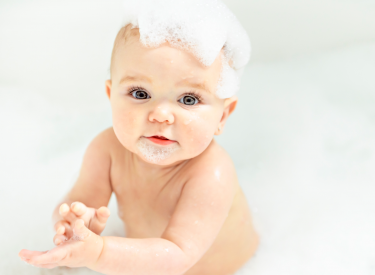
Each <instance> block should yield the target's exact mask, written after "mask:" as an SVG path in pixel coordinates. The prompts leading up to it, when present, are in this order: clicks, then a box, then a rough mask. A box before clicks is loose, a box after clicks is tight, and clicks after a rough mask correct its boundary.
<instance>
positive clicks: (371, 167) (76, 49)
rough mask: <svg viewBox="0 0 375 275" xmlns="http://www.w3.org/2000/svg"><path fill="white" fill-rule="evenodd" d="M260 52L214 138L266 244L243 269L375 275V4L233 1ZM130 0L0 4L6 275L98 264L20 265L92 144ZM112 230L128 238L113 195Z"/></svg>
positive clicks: (44, 239) (105, 107)
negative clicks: (126, 2)
mask: <svg viewBox="0 0 375 275" xmlns="http://www.w3.org/2000/svg"><path fill="white" fill-rule="evenodd" d="M225 2H226V3H227V4H228V6H229V7H230V8H231V9H232V10H233V12H234V13H235V14H236V15H237V16H238V18H239V20H240V21H241V23H242V24H243V25H244V27H245V28H246V29H247V31H248V33H249V35H250V37H251V40H252V46H253V55H252V59H251V62H250V63H249V65H248V67H247V69H246V71H245V74H244V76H243V79H242V86H241V91H240V92H239V98H240V101H239V104H238V108H237V110H236V112H235V113H234V114H233V116H232V117H231V118H230V119H229V121H228V124H227V126H226V128H225V129H224V134H223V135H222V136H221V137H220V138H219V139H218V140H219V142H220V143H221V144H223V146H224V147H225V148H226V149H227V150H228V152H229V153H230V154H231V156H232V158H233V161H234V162H235V164H236V167H237V171H238V175H239V180H240V183H241V185H242V187H243V189H244V191H245V193H246V195H247V197H248V201H249V205H250V207H251V209H252V211H253V215H254V222H255V226H256V228H257V230H258V232H259V233H260V235H261V245H260V248H259V250H258V252H257V255H256V257H254V258H253V259H252V260H251V261H250V262H249V263H248V265H247V266H246V267H244V269H243V270H242V271H241V273H240V274H251V275H253V274H254V275H258V274H259V275H265V274H267V275H268V274H272V275H273V274H282V275H283V274H285V275H294V274H295V275H297V274H298V275H301V274H317V275H325V274H327V275H332V274H340V275H341V274H348V275H349V274H350V275H352V274H358V275H369V274H375V217H374V216H375V215H374V214H375V202H374V194H375V187H374V182H375V172H374V171H375V155H374V153H375V111H374V110H375V108H374V104H375V81H374V79H375V77H374V76H375V1H373V0H371V1H370V0H367V1H366V0H356V1H354V0H352V1H349V0H341V1H339V0H325V1H323V0H314V1H312V0H300V1H296V0H295V1H293V0H287V1H276V0H264V1H259V0H258V1H255V0H252V1H245V0H230V1H229V0H227V1H225ZM121 9H122V5H121V1H98V0H91V1H82V0H76V1H72V0H70V1H69V0H68V1H56V0H53V1H52V0H50V1H39V0H35V1H21V0H12V1H10V0H1V2H0V181H1V183H0V209H1V214H2V215H1V216H2V222H1V227H0V233H1V234H0V244H1V246H0V274H61V273H62V274H92V272H90V271H88V270H86V269H80V270H68V269H59V270H58V269H55V270H51V271H50V270H42V269H37V268H34V267H30V266H27V265H25V264H23V263H22V262H21V261H20V260H19V259H18V257H17V253H18V251H19V250H20V249H22V248H28V249H35V250H37V249H39V250H47V249H50V248H51V247H52V246H53V244H52V237H53V232H52V229H51V222H50V215H51V212H52V209H53V207H54V206H55V204H56V203H57V201H58V200H59V199H60V198H61V197H62V196H63V195H64V194H65V192H66V191H67V190H68V189H69V188H70V186H71V184H72V183H73V181H74V177H75V176H76V173H77V171H78V169H79V166H80V162H81V157H82V154H83V152H84V150H85V148H86V146H87V144H88V143H89V142H90V140H91V139H92V138H93V137H94V136H95V135H96V134H97V133H98V132H100V131H102V130H103V129H105V128H107V127H109V126H110V125H111V115H110V106H109V104H108V102H107V99H106V96H105V92H104V81H105V79H106V78H108V76H109V73H108V70H109V60H110V54H111V48H112V44H113V41H114V38H115V35H116V33H117V31H118V29H119V28H120V26H121V23H122V19H121ZM110 207H111V209H112V210H113V211H112V213H113V215H112V217H111V220H110V222H109V225H108V228H107V229H106V232H105V234H110V235H121V234H123V233H122V225H121V223H120V221H119V220H118V218H116V206H115V201H114V200H112V201H111V204H110Z"/></svg>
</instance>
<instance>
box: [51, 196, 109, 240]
mask: <svg viewBox="0 0 375 275" xmlns="http://www.w3.org/2000/svg"><path fill="white" fill-rule="evenodd" d="M59 212H60V216H61V217H62V220H60V221H58V222H57V223H56V224H55V226H54V229H55V231H56V235H55V237H54V238H53V242H54V243H55V244H56V245H59V244H61V243H62V242H63V241H66V240H69V239H70V238H71V237H73V230H72V226H73V224H74V223H75V222H76V221H77V220H78V219H81V220H83V222H84V224H85V226H86V227H87V228H88V229H89V230H91V231H92V232H94V233H95V234H97V235H100V233H102V231H103V230H104V227H105V225H106V222H107V220H108V217H109V215H110V212H109V209H108V208H107V207H105V206H102V207H100V208H99V209H95V208H91V207H87V206H86V205H84V204H83V203H81V202H73V203H72V204H71V206H70V207H69V206H68V205H67V204H66V203H63V204H62V205H61V206H60V209H59Z"/></svg>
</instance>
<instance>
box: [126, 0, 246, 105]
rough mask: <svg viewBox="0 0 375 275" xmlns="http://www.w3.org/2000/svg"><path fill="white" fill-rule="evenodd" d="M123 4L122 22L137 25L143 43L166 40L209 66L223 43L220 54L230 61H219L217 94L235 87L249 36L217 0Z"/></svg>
mask: <svg viewBox="0 0 375 275" xmlns="http://www.w3.org/2000/svg"><path fill="white" fill-rule="evenodd" d="M124 6H125V20H124V21H125V22H124V24H125V25H126V24H129V23H130V24H132V25H133V28H139V33H140V42H141V43H142V44H143V45H144V46H146V47H158V46H159V45H161V44H162V43H164V42H166V41H168V42H169V43H170V45H171V46H173V47H176V48H179V49H182V50H187V51H189V52H191V53H192V54H194V55H195V56H196V58H197V59H198V60H199V61H200V62H201V63H202V64H203V65H205V66H210V65H212V63H213V62H214V61H215V59H216V58H217V56H218V55H219V54H220V51H221V49H222V48H223V47H224V46H225V47H224V55H225V57H226V59H227V60H231V61H232V62H233V63H232V67H230V66H229V65H228V64H224V63H223V71H222V75H221V79H222V80H221V84H219V86H218V88H220V89H221V90H219V91H218V93H217V95H218V96H219V97H220V98H224V97H230V96H233V95H234V94H235V93H236V92H237V91H238V89H239V78H240V76H241V74H242V72H243V68H244V67H245V65H246V64H247V62H248V61H249V58H250V50H251V46H250V39H249V37H248V35H247V33H246V31H245V29H244V28H243V27H242V26H241V24H240V23H239V21H238V20H237V18H236V17H235V15H234V14H233V13H232V12H231V11H230V10H229V9H228V8H227V6H226V5H225V4H224V3H222V2H221V1H220V0H137V1H134V0H125V1H124ZM223 83H225V85H223ZM224 89H225V91H224Z"/></svg>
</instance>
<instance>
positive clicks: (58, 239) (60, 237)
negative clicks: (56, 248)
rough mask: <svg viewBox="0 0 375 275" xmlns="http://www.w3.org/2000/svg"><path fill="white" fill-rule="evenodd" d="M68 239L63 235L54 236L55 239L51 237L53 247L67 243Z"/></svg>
mask: <svg viewBox="0 0 375 275" xmlns="http://www.w3.org/2000/svg"><path fill="white" fill-rule="evenodd" d="M67 240H68V238H67V237H66V236H65V235H58V234H56V235H55V237H53V242H54V244H55V245H59V244H62V243H63V242H65V241H67Z"/></svg>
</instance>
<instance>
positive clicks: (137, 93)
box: [131, 90, 150, 99]
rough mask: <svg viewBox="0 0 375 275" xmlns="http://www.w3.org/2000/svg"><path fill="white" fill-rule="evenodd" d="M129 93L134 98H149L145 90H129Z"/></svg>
mask: <svg viewBox="0 0 375 275" xmlns="http://www.w3.org/2000/svg"><path fill="white" fill-rule="evenodd" d="M131 95H132V96H133V97H134V98H136V99H148V98H150V96H149V95H148V93H146V92H145V91H142V90H135V91H133V92H131Z"/></svg>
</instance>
